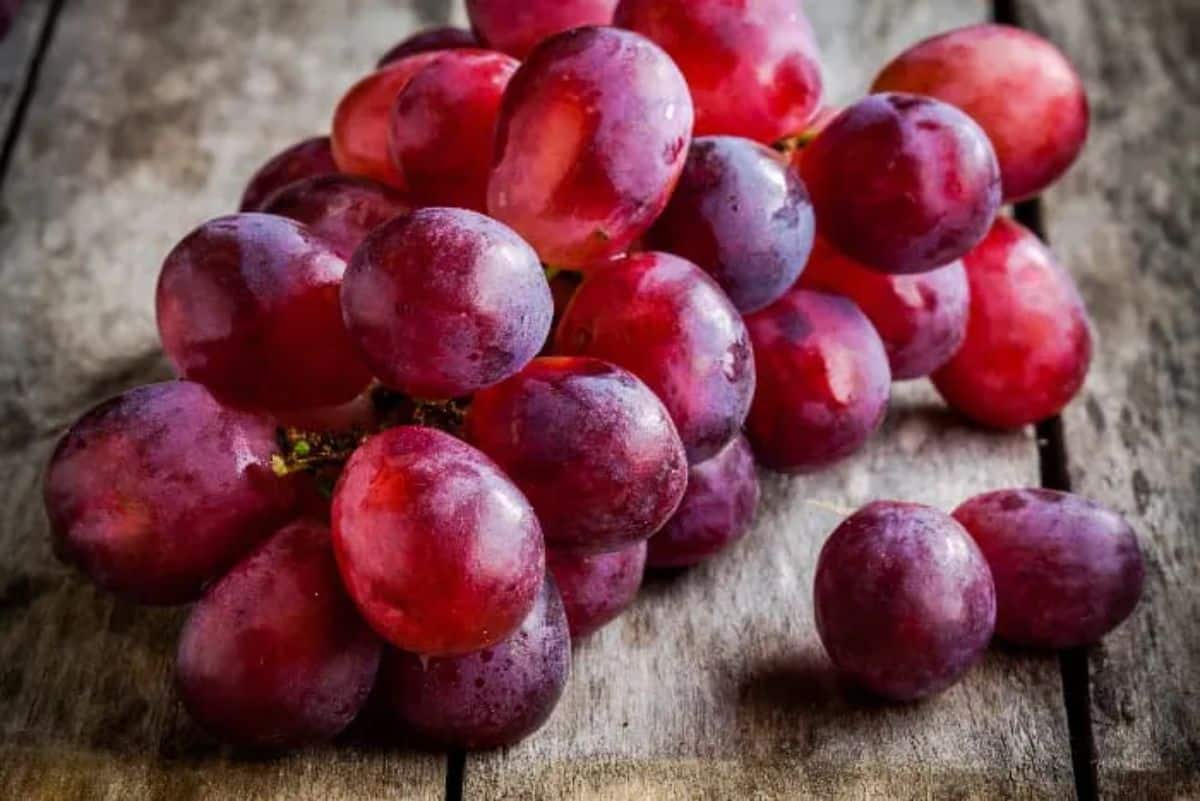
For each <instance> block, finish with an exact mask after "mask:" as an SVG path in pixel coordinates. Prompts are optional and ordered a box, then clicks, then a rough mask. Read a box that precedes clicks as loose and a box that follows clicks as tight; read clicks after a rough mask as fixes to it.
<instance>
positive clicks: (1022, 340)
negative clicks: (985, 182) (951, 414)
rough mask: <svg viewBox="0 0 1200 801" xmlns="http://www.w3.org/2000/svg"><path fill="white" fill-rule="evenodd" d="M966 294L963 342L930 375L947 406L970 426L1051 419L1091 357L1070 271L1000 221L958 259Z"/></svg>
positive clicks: (1078, 384) (1001, 425)
mask: <svg viewBox="0 0 1200 801" xmlns="http://www.w3.org/2000/svg"><path fill="white" fill-rule="evenodd" d="M963 263H964V264H965V265H966V268H967V281H968V283H969V284H970V288H971V315H970V320H969V321H968V323H967V337H966V339H965V340H964V341H963V344H962V347H960V348H959V349H958V351H957V353H955V355H954V357H953V358H952V359H951V360H950V361H949V362H948V363H947V364H946V365H945V366H944V367H942V368H941V369H940V370H938V371H937V372H936V373H934V374H933V382H934V385H935V386H936V387H937V389H938V392H940V393H941V394H942V397H944V398H945V399H946V402H947V403H949V404H950V405H951V406H953V407H954V408H955V409H957V410H959V411H960V412H962V413H963V414H965V415H967V416H968V417H970V418H971V419H973V420H976V421H978V422H980V423H984V424H986V425H990V426H996V427H999V428H1013V427H1017V426H1023V425H1026V424H1028V423H1034V422H1037V421H1038V420H1044V419H1046V418H1048V417H1052V416H1053V415H1055V414H1058V412H1059V411H1061V410H1062V408H1063V407H1064V406H1066V405H1067V403H1068V402H1069V401H1070V400H1071V398H1073V397H1074V396H1075V393H1077V392H1078V391H1079V389H1080V387H1082V386H1083V381H1084V378H1085V377H1086V376H1087V370H1088V365H1089V363H1090V362H1091V358H1092V335H1091V331H1090V329H1089V323H1088V316H1087V310H1086V309H1085V308H1084V305H1083V301H1082V300H1081V299H1080V297H1079V291H1078V290H1077V289H1076V288H1075V282H1074V280H1073V279H1072V278H1071V275H1070V273H1068V272H1067V271H1066V270H1064V269H1063V268H1062V267H1061V266H1059V264H1058V263H1057V262H1056V261H1055V260H1054V257H1053V256H1052V255H1051V254H1050V251H1049V250H1047V249H1046V246H1045V245H1043V244H1042V243H1041V241H1040V240H1038V238H1037V237H1036V236H1034V234H1033V233H1031V232H1030V231H1029V230H1027V229H1026V228H1024V227H1022V226H1021V225H1019V224H1017V223H1015V222H1013V221H1012V220H1009V219H1007V218H1004V217H1001V218H999V219H997V220H996V224H995V225H994V226H993V227H992V230H991V233H989V234H988V236H987V238H986V239H985V240H984V241H983V242H982V243H981V244H980V245H979V247H977V248H975V249H974V250H973V251H971V252H970V253H969V254H968V255H967V257H966V258H965V259H964V260H963Z"/></svg>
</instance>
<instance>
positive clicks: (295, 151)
mask: <svg viewBox="0 0 1200 801" xmlns="http://www.w3.org/2000/svg"><path fill="white" fill-rule="evenodd" d="M337 171H338V168H337V164H336V163H335V162H334V160H333V145H332V144H331V142H330V139H329V137H328V136H316V137H313V138H312V139H305V140H304V141H303V142H298V143H296V144H294V145H292V146H291V147H289V148H288V149H286V150H284V151H283V152H281V153H279V154H277V155H275V156H274V157H273V158H271V160H270V161H268V162H267V163H266V164H264V165H263V166H262V167H259V169H258V172H256V173H254V176H253V177H252V178H251V179H250V183H248V184H247V185H246V191H245V192H244V193H242V203H241V206H240V207H239V209H238V210H239V211H262V210H263V208H262V207H263V203H265V202H266V201H267V199H269V198H270V197H271V195H273V194H275V193H276V192H277V191H279V190H280V189H283V188H284V187H285V186H287V185H289V184H291V183H294V182H296V181H301V180H304V179H305V178H315V177H317V176H318V175H331V174H334V173H336V172H337Z"/></svg>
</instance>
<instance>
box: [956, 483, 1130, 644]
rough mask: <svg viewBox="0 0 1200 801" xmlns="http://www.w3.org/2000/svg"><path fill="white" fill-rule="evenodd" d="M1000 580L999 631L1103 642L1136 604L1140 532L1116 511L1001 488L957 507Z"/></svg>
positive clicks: (1044, 640) (1017, 638)
mask: <svg viewBox="0 0 1200 801" xmlns="http://www.w3.org/2000/svg"><path fill="white" fill-rule="evenodd" d="M954 517H955V518H956V519H957V520H958V522H959V523H961V524H962V525H963V526H964V527H965V528H966V529H967V531H968V532H970V534H971V536H972V537H973V538H974V539H975V542H976V543H977V544H978V545H979V548H980V550H981V551H982V552H983V556H984V558H985V559H987V562H988V566H989V567H990V568H991V570H992V576H993V577H994V578H995V581H996V603H997V606H998V609H997V613H996V635H997V636H998V637H1001V638H1003V639H1005V640H1008V641H1009V642H1011V643H1015V644H1017V645H1027V646H1033V647H1035V648H1076V647H1080V646H1084V645H1091V644H1093V643H1095V642H1098V641H1099V640H1100V638H1101V637H1103V636H1104V635H1105V634H1107V633H1108V632H1110V631H1112V630H1113V629H1114V628H1116V627H1117V626H1118V625H1119V624H1120V623H1121V621H1123V620H1125V618H1127V617H1129V614H1130V613H1131V612H1132V611H1133V609H1134V607H1136V606H1137V603H1138V599H1139V598H1141V595H1142V585H1143V583H1144V582H1145V577H1146V574H1145V568H1144V566H1143V565H1142V553H1141V551H1140V550H1139V549H1138V543H1137V536H1136V535H1135V534H1134V533H1133V529H1132V528H1130V527H1129V524H1128V523H1127V522H1125V520H1124V519H1123V518H1122V517H1121V516H1120V515H1118V514H1117V513H1116V512H1114V511H1112V510H1110V509H1107V508H1105V507H1103V506H1101V505H1100V504H1098V503H1096V502H1094V501H1090V500H1088V499H1086V498H1082V497H1080V496H1078V495H1072V494H1071V493H1068V492H1055V491H1053V490H1043V489H1011V490H997V491H995V492H988V493H985V494H983V495H977V496H975V497H974V498H972V499H970V500H969V501H967V502H966V503H964V504H963V505H962V506H960V507H958V508H957V509H955V510H954Z"/></svg>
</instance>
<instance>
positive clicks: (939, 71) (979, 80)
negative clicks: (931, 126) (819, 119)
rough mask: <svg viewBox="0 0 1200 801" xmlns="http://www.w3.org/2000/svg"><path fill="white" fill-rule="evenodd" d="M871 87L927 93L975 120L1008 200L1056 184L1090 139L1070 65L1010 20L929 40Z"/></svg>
mask: <svg viewBox="0 0 1200 801" xmlns="http://www.w3.org/2000/svg"><path fill="white" fill-rule="evenodd" d="M873 91H877V92H880V91H889V92H911V93H913V94H918V95H929V96H930V97H936V98H937V99H939V100H943V101H945V102H947V103H950V104H952V105H955V106H958V107H959V108H961V109H962V110H963V111H965V112H966V113H967V114H969V115H970V116H971V117H972V118H974V120H975V121H976V122H978V123H979V125H980V126H981V127H982V128H983V130H984V132H985V133H987V135H988V138H989V139H991V140H992V144H993V145H994V146H995V148H996V157H997V158H998V159H999V162H1000V174H1001V176H1002V178H1003V183H1004V200H1005V202H1014V201H1017V200H1022V199H1024V198H1028V197H1032V196H1033V195H1036V194H1037V193H1039V192H1041V191H1042V190H1043V189H1045V188H1046V187H1047V186H1049V185H1050V184H1052V183H1053V182H1054V181H1055V180H1056V179H1057V178H1058V177H1059V176H1061V175H1062V174H1063V173H1064V172H1066V170H1067V168H1068V167H1070V166H1071V164H1072V163H1073V162H1074V161H1075V158H1076V157H1077V156H1078V155H1079V152H1080V151H1081V150H1082V149H1083V143H1084V141H1085V140H1086V139H1087V132H1088V116H1089V113H1088V101H1087V95H1086V94H1085V93H1084V89H1083V82H1082V81H1081V80H1080V79H1079V75H1078V73H1076V72H1075V68H1074V67H1072V66H1071V62H1069V61H1068V60H1067V58H1066V57H1065V56H1064V55H1063V54H1062V53H1061V52H1060V51H1059V50H1058V48H1056V47H1055V46H1054V45H1052V44H1051V43H1050V42H1048V41H1046V40H1045V39H1043V38H1042V37H1040V36H1038V35H1037V34H1034V33H1030V32H1029V31H1024V30H1021V29H1020V28H1013V27H1010V26H1008V25H971V26H968V27H965V28H959V29H958V30H954V31H950V32H949V33H944V34H942V35H940V36H934V37H932V38H930V39H926V40H925V41H923V42H920V43H918V44H916V45H914V46H913V47H911V48H909V49H908V50H906V51H905V52H904V53H902V54H901V55H900V56H899V57H898V58H896V60H895V61H893V62H892V63H891V64H889V65H888V66H887V67H885V68H884V70H883V72H881V73H880V74H879V77H878V78H876V79H875V85H874V90H873Z"/></svg>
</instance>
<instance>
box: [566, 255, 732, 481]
mask: <svg viewBox="0 0 1200 801" xmlns="http://www.w3.org/2000/svg"><path fill="white" fill-rule="evenodd" d="M555 349H556V350H557V351H558V352H559V353H561V354H567V355H577V356H593V357H595V358H597V359H604V360H605V361H608V362H612V363H613V364H616V365H619V366H621V367H624V368H625V369H626V370H628V371H629V372H631V373H633V374H634V375H636V376H637V377H638V378H640V379H642V380H643V381H645V382H646V385H647V386H649V387H650V389H652V390H653V391H654V392H655V394H657V395H658V397H659V398H661V399H662V402H663V404H664V405H665V406H666V407H667V411H669V412H670V413H671V419H672V420H674V421H675V427H676V428H677V429H678V431H679V436H680V438H681V439H682V440H683V445H684V447H685V448H686V449H687V455H688V461H689V462H691V463H692V464H695V463H697V462H702V461H704V460H705V459H707V458H709V457H710V456H712V455H714V454H715V453H717V452H718V451H719V450H721V448H723V447H725V444H726V443H728V442H729V441H730V440H731V439H733V438H734V437H735V436H736V435H737V433H738V431H740V430H741V427H742V423H743V422H745V420H746V414H747V413H748V412H749V410H750V401H751V399H752V398H753V397H754V357H753V353H752V352H751V350H750V338H749V336H748V334H747V333H746V326H745V324H744V323H743V322H742V318H741V317H740V316H739V315H738V313H737V309H735V308H734V307H733V304H732V303H730V302H729V299H728V298H727V297H725V294H724V293H723V292H722V291H721V289H720V287H718V286H717V284H716V283H715V282H714V281H713V280H712V279H711V278H710V277H709V276H708V275H706V274H705V273H704V271H703V270H701V269H700V268H699V267H697V266H696V265H694V264H692V263H691V262H689V261H686V260H684V259H681V258H679V257H677V256H672V255H670V254H667V253H652V252H651V253H638V254H636V255H631V256H627V257H625V258H622V259H617V260H614V261H613V262H611V263H610V264H608V265H606V266H604V268H603V269H598V270H596V271H595V272H594V273H592V274H591V275H589V276H588V278H587V279H586V280H585V281H584V282H583V284H582V286H580V287H579V289H578V290H577V291H576V292H575V297H574V298H573V299H572V300H571V304H570V305H569V306H568V307H567V311H566V314H565V315H564V316H563V319H562V321H561V322H560V323H559V326H558V330H557V332H555Z"/></svg>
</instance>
